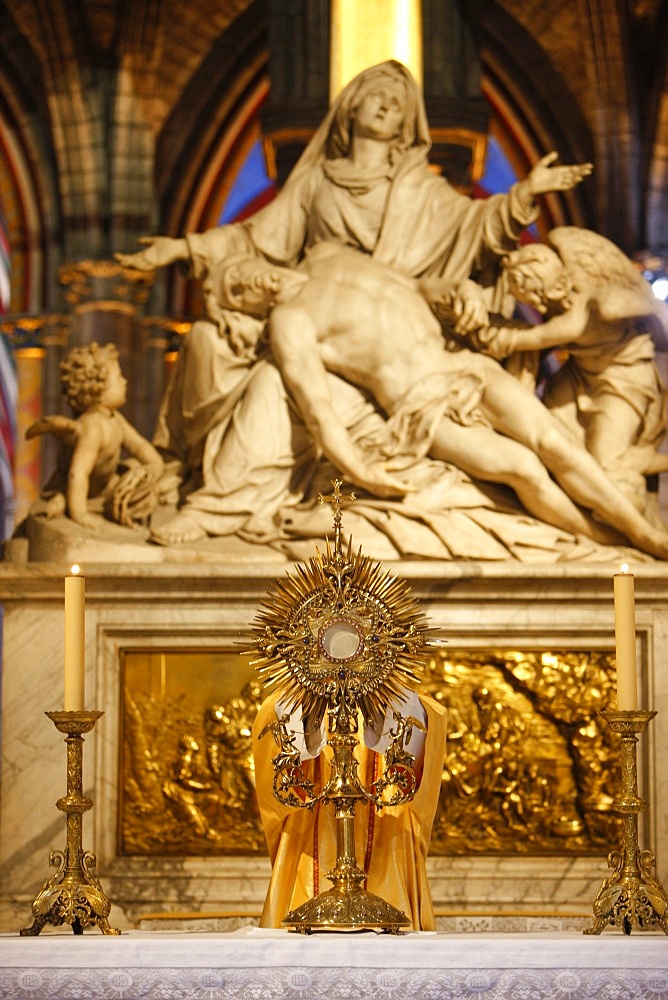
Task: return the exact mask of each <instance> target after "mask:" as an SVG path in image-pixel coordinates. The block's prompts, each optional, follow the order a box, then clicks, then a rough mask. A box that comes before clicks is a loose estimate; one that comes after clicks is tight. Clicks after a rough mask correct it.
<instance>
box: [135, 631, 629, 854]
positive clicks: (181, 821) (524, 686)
mask: <svg viewBox="0 0 668 1000" xmlns="http://www.w3.org/2000/svg"><path fill="white" fill-rule="evenodd" d="M122 660H123V663H122V677H123V738H122V747H121V759H120V767H121V788H122V794H121V802H120V838H119V839H120V845H119V846H120V852H121V853H122V854H146V855H165V854H175V855H191V856H192V855H207V856H211V855H216V854H232V855H235V854H236V855H239V854H255V853H264V851H265V845H264V838H263V835H262V830H261V827H260V820H259V814H258V811H257V806H256V803H255V792H254V787H255V781H254V778H255V775H254V766H253V756H252V745H251V736H250V730H251V726H252V723H253V719H254V717H255V714H256V712H257V709H258V707H259V704H260V700H261V697H262V693H261V689H260V687H259V685H258V683H257V681H256V679H255V672H254V670H253V668H252V667H251V665H250V661H249V657H247V656H243V655H240V654H239V653H238V652H233V651H229V650H220V651H210V650H207V651H197V650H193V651H192V652H183V651H182V650H179V651H169V650H157V651H150V652H146V651H145V650H142V651H133V650H125V651H124V652H123V654H122ZM614 677H615V673H614V658H613V656H612V655H611V654H610V653H606V652H590V651H586V652H585V651H579V652H578V651H575V652H574V651H572V650H571V651H545V650H533V651H531V650H530V651H515V650H498V649H494V650H484V651H481V650H478V651H475V652H464V651H458V650H450V649H448V650H447V651H446V650H443V651H441V650H439V652H438V654H437V655H435V656H434V657H432V658H431V660H430V661H429V663H428V664H427V666H426V667H425V673H424V677H423V681H422V685H423V686H422V690H423V691H424V692H425V693H428V694H430V695H431V696H432V697H434V698H437V699H438V700H439V701H443V702H444V703H445V704H446V705H447V707H448V711H449V719H448V742H447V748H446V755H445V760H444V762H443V780H442V790H441V800H440V805H439V809H438V812H437V815H436V821H435V824H434V830H433V836H432V842H431V849H430V853H431V854H434V855H448V854H471V853H476V854H485V853H488V854H508V855H512V854H518V853H521V854H527V855H541V854H552V855H576V856H577V855H583V854H589V853H591V854H597V855H598V854H601V852H602V851H605V850H607V849H608V847H609V845H611V844H615V843H617V842H618V841H619V839H620V836H621V833H620V823H621V820H620V819H619V817H618V816H617V815H616V814H615V813H614V812H613V810H612V803H613V800H614V798H615V796H616V795H617V794H619V792H620V789H621V779H620V773H619V750H618V745H617V742H618V741H617V737H616V736H615V735H614V734H613V733H611V731H610V730H609V729H608V727H607V724H606V722H605V720H604V719H603V718H602V717H601V715H600V713H601V712H602V711H603V710H604V709H606V708H607V707H608V705H609V703H610V701H611V700H614V696H615V685H614Z"/></svg>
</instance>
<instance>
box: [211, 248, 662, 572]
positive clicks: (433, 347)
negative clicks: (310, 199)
mask: <svg viewBox="0 0 668 1000" xmlns="http://www.w3.org/2000/svg"><path fill="white" fill-rule="evenodd" d="M302 269H303V270H300V271H295V270H291V269H287V268H280V267H274V266H272V265H270V264H268V263H267V262H265V261H263V260H259V259H258V258H256V257H253V256H241V257H238V258H236V259H233V260H230V261H228V262H227V264H225V265H223V266H222V267H221V269H220V272H219V289H218V294H219V298H220V300H221V301H222V302H223V304H225V305H226V306H227V307H228V308H231V309H237V310H239V311H245V312H248V313H251V314H252V315H254V316H257V317H265V316H268V332H269V344H270V349H271V353H272V356H273V359H274V361H275V363H276V365H277V367H278V368H279V370H280V372H281V375H282V378H283V380H284V382H285V385H286V387H287V389H288V392H289V393H290V395H291V396H292V398H293V400H294V402H295V404H296V406H297V408H298V410H299V412H300V415H301V417H302V419H303V420H304V422H305V424H306V426H307V428H308V430H309V431H310V433H311V435H312V437H313V439H314V441H315V443H316V445H317V446H318V447H319V448H320V449H321V450H322V453H323V454H324V455H325V456H326V457H327V458H328V459H329V460H330V461H331V462H332V464H333V465H334V466H335V468H336V469H338V470H339V471H340V473H341V474H342V475H343V476H344V477H346V478H347V479H349V480H350V481H351V482H353V483H355V484H357V485H359V486H361V487H363V488H365V489H368V490H369V491H370V492H372V493H374V494H375V495H377V496H378V495H382V496H404V497H406V498H407V501H406V502H408V503H410V493H411V489H412V487H411V483H410V472H409V471H408V472H407V473H406V474H405V475H403V476H402V475H400V473H399V470H400V468H401V467H402V466H408V467H410V462H411V461H415V460H417V459H418V458H419V457H421V456H424V455H425V454H429V455H430V456H431V457H432V458H435V459H439V460H441V461H443V462H447V463H452V464H454V465H456V466H457V467H458V468H459V469H461V470H463V471H465V472H466V473H467V474H469V475H470V476H472V477H474V478H476V479H481V480H484V481H489V482H495V483H504V484H506V485H507V486H510V487H512V489H513V490H514V491H515V493H516V494H517V496H518V497H519V499H520V500H521V502H522V504H523V505H524V507H525V508H526V510H527V511H529V512H530V513H531V514H533V515H534V516H535V517H537V518H539V519H540V520H542V521H545V522H547V523H548V524H552V525H555V526H556V527H558V528H562V529H563V530H566V531H569V532H572V533H574V534H584V535H587V536H588V537H590V538H593V539H594V540H597V541H600V542H602V543H619V542H620V540H621V539H620V535H621V536H623V537H624V538H626V539H628V540H629V541H630V542H631V543H632V544H633V545H634V546H635V547H637V548H639V549H642V550H644V551H646V552H648V553H650V554H651V555H654V556H657V557H658V558H666V557H668V533H667V532H666V531H665V530H662V529H661V528H656V527H654V526H653V525H651V524H650V523H649V522H648V521H646V519H645V518H644V517H643V516H642V515H641V514H640V513H639V512H638V511H637V510H636V509H635V507H634V506H633V504H632V503H631V502H630V501H629V500H627V498H626V497H624V496H623V495H622V494H621V493H620V492H619V491H618V489H617V488H616V487H615V486H614V485H613V483H612V482H611V481H610V480H609V479H608V477H607V475H606V474H605V473H604V471H603V470H602V468H601V467H600V465H599V464H598V463H597V462H596V461H595V459H594V458H593V457H592V456H591V455H590V454H589V453H588V452H587V451H586V450H585V449H584V448H583V447H582V446H581V445H579V444H577V443H576V442H575V441H574V440H571V439H570V438H569V436H568V435H567V434H566V433H565V432H564V431H563V430H562V429H561V427H560V426H559V424H558V422H557V421H556V419H555V418H554V417H553V416H552V415H551V414H550V413H549V411H548V410H547V409H546V408H545V407H544V406H543V404H542V403H541V401H540V400H539V399H538V398H537V397H536V396H535V395H534V394H533V393H532V392H531V391H530V390H528V389H527V388H526V387H525V386H523V385H522V384H521V383H520V382H518V381H517V380H516V379H515V378H514V377H513V376H512V375H510V374H509V373H507V372H506V371H505V370H504V369H503V368H502V367H501V366H500V365H499V363H498V362H497V361H495V360H494V359H492V358H489V357H486V356H484V355H480V354H477V353H474V352H470V351H468V350H462V351H455V352H451V351H448V350H446V349H445V346H444V341H443V336H442V332H441V328H440V325H439V323H438V321H437V320H436V317H435V316H434V314H433V313H432V312H431V310H430V308H429V306H428V305H427V303H426V301H425V300H424V299H423V298H422V296H421V295H420V294H419V292H418V291H417V283H416V282H414V281H412V280H411V279H409V278H406V277H405V276H404V275H400V274H396V275H393V274H392V272H391V271H390V270H389V269H388V268H387V267H386V266H384V267H379V266H378V265H377V264H376V262H375V261H373V260H372V259H371V258H365V257H363V256H362V255H360V254H359V253H357V252H352V251H349V250H346V249H345V248H341V247H337V246H328V245H326V244H320V245H319V246H318V247H317V248H316V249H315V250H314V251H313V252H312V253H311V254H310V255H308V256H307V258H306V260H305V262H304V264H303V265H302ZM327 371H332V372H335V373H336V374H338V375H340V376H342V377H343V378H344V379H345V380H347V381H348V382H351V383H353V384H355V385H357V386H359V387H360V388H361V389H364V390H366V391H367V392H368V393H370V394H372V396H373V398H374V400H375V402H376V403H377V404H378V405H379V406H380V407H382V409H383V410H384V412H385V413H386V414H387V415H388V417H389V420H388V422H387V431H388V434H387V438H386V440H385V441H384V442H377V443H376V448H374V450H371V451H366V450H365V449H364V448H362V447H360V445H359V444H357V443H355V442H354V441H353V439H352V438H351V435H350V434H349V432H348V430H347V427H346V424H345V421H344V420H343V419H342V417H341V415H340V414H339V412H338V411H337V409H336V407H335V406H334V405H333V404H332V400H331V398H330V392H329V387H328V382H327V375H326V373H327ZM550 473H551V475H550ZM552 476H553V477H554V479H553V478H552ZM581 508H583V509H581ZM588 512H591V513H592V514H593V515H594V518H592V517H591V516H589V513H588ZM611 528H612V529H614V530H613V531H611V530H610V529H611ZM618 533H619V534H618Z"/></svg>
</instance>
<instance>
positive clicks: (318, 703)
mask: <svg viewBox="0 0 668 1000" xmlns="http://www.w3.org/2000/svg"><path fill="white" fill-rule="evenodd" d="M340 486H341V482H340V480H334V482H333V487H334V489H333V495H331V496H322V495H320V496H319V497H318V499H319V500H320V502H328V503H331V504H332V507H333V512H334V542H333V546H332V544H331V542H330V539H329V538H328V539H327V540H326V550H325V554H324V555H322V554H321V553H320V552H319V551H318V550H317V549H316V555H315V556H314V557H312V558H311V559H310V560H309V561H308V562H307V563H305V564H300V565H298V566H297V572H296V575H294V576H293V575H291V574H286V577H285V578H284V579H283V580H280V581H278V582H277V584H276V586H275V589H274V591H273V592H272V593H271V594H270V595H269V598H268V600H267V601H266V602H265V603H264V604H263V605H262V608H261V610H260V612H259V613H258V616H257V617H256V619H255V621H254V622H253V640H254V646H255V649H256V650H257V651H258V652H259V654H260V655H259V658H258V659H256V660H254V666H256V667H257V669H258V673H259V676H260V679H261V680H262V683H263V684H264V685H265V686H267V687H270V688H271V689H273V690H275V691H276V693H277V695H278V698H279V700H280V702H281V704H282V705H283V706H286V710H285V713H284V714H283V715H282V716H281V718H278V717H277V718H276V720H275V721H273V722H271V723H269V724H268V725H267V726H265V728H264V729H263V731H262V732H261V733H260V738H263V737H264V736H266V735H268V734H269V733H270V734H271V735H272V736H273V738H274V740H275V742H276V744H277V746H278V752H277V754H276V756H275V757H274V758H273V759H272V764H273V768H274V776H273V786H272V787H273V794H274V795H275V797H276V798H277V799H278V800H279V802H282V803H283V804H285V805H288V806H292V807H294V808H296V809H298V808H306V809H313V808H314V806H315V805H316V803H318V802H320V803H323V804H324V805H326V806H328V807H331V808H333V809H334V815H335V824H336V864H335V866H334V868H333V869H332V870H331V871H328V872H327V873H326V877H327V879H328V880H329V881H330V882H331V883H332V888H331V889H329V890H328V891H326V892H321V893H319V894H318V895H317V896H314V897H313V898H312V899H310V900H307V901H306V902H305V903H303V904H302V905H301V906H299V907H297V908H296V909H294V910H292V911H291V912H290V913H288V914H287V915H286V917H285V919H284V920H283V925H284V926H285V927H289V928H293V929H294V930H296V931H301V932H303V933H310V932H311V931H312V930H338V931H350V930H364V929H373V930H382V931H387V932H390V933H400V932H401V930H402V929H403V928H405V927H409V926H410V921H409V920H408V919H407V917H406V915H405V914H404V913H403V912H402V911H401V910H398V909H397V908H396V907H394V906H392V905H391V904H390V903H388V902H386V901H385V900H384V899H381V898H380V897H379V896H377V895H375V894H374V893H371V892H368V891H367V890H366V889H365V888H364V882H365V881H366V877H367V873H366V872H365V871H363V870H362V868H361V867H360V866H359V865H358V864H357V858H356V850H355V827H354V818H355V806H356V804H357V803H362V802H369V804H370V808H375V809H376V810H378V811H380V810H382V809H383V808H384V807H386V806H398V805H402V804H404V803H406V802H408V801H410V800H411V799H412V798H413V796H414V795H415V792H416V789H417V777H416V774H415V771H414V769H413V765H414V763H415V758H414V757H413V756H412V755H411V754H410V753H409V752H408V749H407V744H408V742H409V740H410V737H411V733H412V729H413V727H417V728H419V729H422V730H423V731H424V726H423V725H422V723H421V722H420V721H419V720H417V719H415V718H413V717H412V716H407V717H406V716H403V715H402V714H401V713H400V712H399V711H396V710H394V706H395V705H400V704H401V703H402V701H403V700H404V697H405V694H406V690H407V689H409V690H411V689H415V688H416V687H417V685H418V683H419V679H418V676H417V675H418V673H419V671H420V668H421V666H422V664H423V662H424V657H425V654H426V646H427V643H428V641H429V637H430V635H431V632H430V629H429V628H428V625H427V619H426V617H425V615H424V612H423V611H422V610H421V608H420V606H419V604H418V602H417V600H416V599H415V598H414V597H413V596H412V595H411V593H410V588H409V586H408V584H406V583H405V582H404V581H402V580H400V579H398V578H397V577H395V576H393V575H391V574H390V573H388V572H387V571H386V570H384V569H383V568H382V567H381V566H380V565H379V564H377V563H374V562H372V561H371V560H370V559H369V558H368V557H366V556H364V555H362V553H361V552H358V553H357V554H353V553H352V545H351V543H350V542H349V543H348V546H347V554H344V552H343V548H342V544H341V507H342V505H343V504H344V503H347V502H352V501H354V499H355V495H354V494H350V495H349V496H343V495H342V494H341V492H340ZM297 709H299V710H300V711H301V717H302V722H303V724H304V728H305V729H306V728H307V727H308V728H310V729H315V730H318V729H319V728H320V726H321V725H322V723H323V721H324V722H325V724H326V730H327V737H328V738H327V746H328V747H330V748H331V757H330V761H329V768H328V769H329V774H328V776H326V777H323V780H322V782H321V784H320V787H317V786H316V785H315V784H314V782H313V781H311V780H310V778H309V777H307V774H306V772H305V771H304V769H303V767H302V760H301V756H300V751H299V749H298V748H297V746H296V745H295V732H294V731H290V730H289V729H288V722H289V720H290V718H291V716H292V714H293V713H294V712H295V711H296V710H297ZM388 710H389V711H391V712H392V717H393V720H394V722H393V724H392V725H391V726H390V729H389V732H388V736H389V745H388V746H387V749H386V751H385V755H384V762H383V764H384V766H383V768H382V773H381V774H380V777H378V778H377V779H376V780H375V781H374V782H373V784H371V786H370V787H369V788H366V787H365V786H364V785H363V784H362V782H361V781H360V779H359V777H358V760H357V757H356V754H355V750H356V748H357V747H358V746H359V743H360V741H359V739H358V732H359V725H360V721H362V722H363V723H364V724H366V725H370V726H372V727H373V726H374V724H375V726H377V725H378V723H379V720H383V719H384V718H385V716H386V714H387V712H388Z"/></svg>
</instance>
